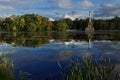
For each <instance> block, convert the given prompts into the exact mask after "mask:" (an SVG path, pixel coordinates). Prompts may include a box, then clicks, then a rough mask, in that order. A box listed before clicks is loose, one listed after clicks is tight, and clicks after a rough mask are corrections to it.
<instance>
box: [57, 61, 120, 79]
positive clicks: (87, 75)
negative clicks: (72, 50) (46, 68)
mask: <svg viewBox="0 0 120 80" xmlns="http://www.w3.org/2000/svg"><path fill="white" fill-rule="evenodd" d="M101 61H102V62H103V63H104V64H99V63H98V62H97V61H96V62H93V60H92V59H87V60H83V61H78V60H77V61H71V63H70V65H69V67H68V72H65V70H63V68H62V67H61V65H60V64H58V65H59V66H60V68H61V69H62V79H60V80H119V79H120V77H119V74H120V73H118V72H115V66H114V65H111V64H110V60H106V59H101Z"/></svg>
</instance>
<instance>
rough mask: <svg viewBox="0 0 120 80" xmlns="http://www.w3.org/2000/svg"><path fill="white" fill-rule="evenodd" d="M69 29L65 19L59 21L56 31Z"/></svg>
mask: <svg viewBox="0 0 120 80" xmlns="http://www.w3.org/2000/svg"><path fill="white" fill-rule="evenodd" d="M67 29H68V25H67V24H66V22H65V21H59V22H58V23H57V24H56V31H66V30H67Z"/></svg>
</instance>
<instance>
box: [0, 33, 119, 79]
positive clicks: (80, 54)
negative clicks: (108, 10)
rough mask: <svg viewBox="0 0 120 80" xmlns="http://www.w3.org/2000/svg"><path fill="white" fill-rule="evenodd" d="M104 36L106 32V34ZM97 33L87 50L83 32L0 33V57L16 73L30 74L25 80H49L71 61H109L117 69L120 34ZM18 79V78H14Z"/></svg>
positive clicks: (56, 75)
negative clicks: (80, 59)
mask: <svg viewBox="0 0 120 80" xmlns="http://www.w3.org/2000/svg"><path fill="white" fill-rule="evenodd" d="M105 32H106V31H105ZM105 32H104V31H103V32H96V33H95V35H94V37H93V40H92V42H91V48H90V49H89V48H88V42H87V35H85V34H84V32H57V33H56V32H46V33H42V32H37V33H36V32H30V33H28V32H27V33H25V32H19V33H16V32H1V33H0V42H1V43H0V55H2V54H7V56H8V57H9V59H10V60H12V61H13V63H14V64H15V67H16V68H15V72H16V74H18V73H19V70H22V71H23V72H28V73H29V74H31V75H30V76H28V80H29V79H32V80H45V79H46V78H49V79H51V80H52V77H53V76H54V80H55V78H57V77H58V76H59V75H60V71H61V70H60V68H59V66H58V62H60V63H61V65H62V66H63V67H66V66H67V65H68V64H69V61H70V60H71V59H76V58H85V59H86V58H89V57H91V56H92V57H93V58H95V59H99V58H101V57H104V58H107V59H108V58H110V59H111V63H112V64H115V65H116V68H117V69H118V70H119V68H120V31H113V32H106V33H105ZM16 76H17V75H16Z"/></svg>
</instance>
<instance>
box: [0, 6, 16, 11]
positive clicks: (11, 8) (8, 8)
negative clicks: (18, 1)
mask: <svg viewBox="0 0 120 80" xmlns="http://www.w3.org/2000/svg"><path fill="white" fill-rule="evenodd" d="M0 10H14V8H13V7H12V6H4V5H0Z"/></svg>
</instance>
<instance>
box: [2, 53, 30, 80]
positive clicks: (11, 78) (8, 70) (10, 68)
mask: <svg viewBox="0 0 120 80" xmlns="http://www.w3.org/2000/svg"><path fill="white" fill-rule="evenodd" d="M14 69H15V67H14V64H13V63H12V62H11V61H9V60H8V59H7V57H6V56H5V55H3V56H0V80H27V79H26V76H27V74H28V73H23V72H22V71H20V73H19V78H16V77H15V75H14V74H15V73H14Z"/></svg>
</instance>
